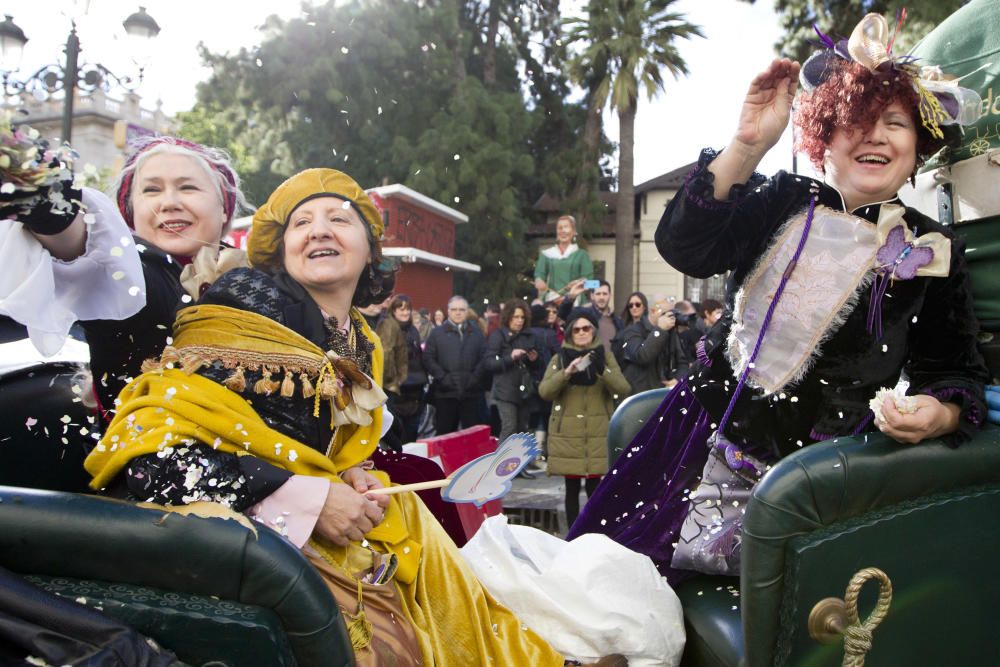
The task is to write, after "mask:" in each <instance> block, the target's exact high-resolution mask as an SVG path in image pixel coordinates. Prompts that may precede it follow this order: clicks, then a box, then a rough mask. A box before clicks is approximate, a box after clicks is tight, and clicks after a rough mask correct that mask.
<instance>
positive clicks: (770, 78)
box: [736, 58, 799, 153]
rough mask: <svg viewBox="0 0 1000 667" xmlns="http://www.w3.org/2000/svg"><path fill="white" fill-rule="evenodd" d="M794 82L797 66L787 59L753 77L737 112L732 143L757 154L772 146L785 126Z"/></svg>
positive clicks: (782, 59)
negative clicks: (738, 114) (734, 136)
mask: <svg viewBox="0 0 1000 667" xmlns="http://www.w3.org/2000/svg"><path fill="white" fill-rule="evenodd" d="M798 80H799V64H798V63H797V62H794V61H792V60H789V59H788V58H781V59H776V60H774V61H773V62H772V63H771V64H770V65H769V66H768V68H767V69H766V70H764V71H763V72H761V73H760V74H758V75H757V76H756V77H754V79H753V81H751V82H750V89H749V90H748V91H747V95H746V98H745V99H744V100H743V108H742V109H741V110H740V119H739V124H738V126H737V129H736V140H737V141H739V142H741V143H742V144H744V145H746V146H748V147H752V148H754V149H755V150H756V151H757V152H759V153H764V152H766V151H767V150H768V149H770V148H771V147H772V146H774V145H775V144H776V143H777V142H778V139H780V138H781V134H782V132H784V131H785V127H786V126H787V125H788V118H789V116H790V115H791V111H792V100H793V99H794V97H795V91H796V89H797V88H798Z"/></svg>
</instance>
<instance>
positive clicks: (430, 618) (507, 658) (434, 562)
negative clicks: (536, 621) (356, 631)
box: [305, 493, 564, 667]
mask: <svg viewBox="0 0 1000 667" xmlns="http://www.w3.org/2000/svg"><path fill="white" fill-rule="evenodd" d="M397 498H398V500H399V501H400V506H401V507H402V510H403V516H404V519H405V521H406V527H407V529H408V530H409V533H410V536H411V537H412V538H413V539H414V540H415V541H416V542H418V543H420V544H422V545H423V549H422V552H421V554H420V565H419V569H418V571H417V576H416V578H415V579H414V580H413V581H412V582H411V583H401V582H399V581H396V582H394V583H395V586H396V589H397V591H398V594H399V600H400V603H401V606H402V609H403V613H404V614H405V615H406V616H407V620H408V621H409V622H410V626H411V628H410V629H405V630H404V629H400V631H401V632H403V633H406V634H408V633H409V632H412V633H413V634H414V635H416V640H417V643H418V645H419V646H420V653H421V657H422V660H423V664H424V665H428V666H430V665H434V666H435V667H474V666H477V665H482V666H484V667H485V666H495V667H506V666H508V665H510V666H521V665H525V666H527V665H531V666H532V667H547V666H550V665H551V666H552V667H562V665H563V664H564V660H563V657H562V656H561V655H560V654H559V653H557V652H556V651H555V649H553V648H552V647H551V646H550V645H549V644H548V643H547V642H546V641H545V640H544V639H542V638H541V637H539V636H538V635H537V634H535V633H534V632H533V631H532V630H530V629H529V628H528V627H527V626H526V625H524V624H523V623H522V622H521V621H520V620H519V619H518V618H517V617H516V616H515V615H514V614H513V612H511V611H510V610H509V609H507V608H506V607H504V606H502V605H501V604H500V603H498V602H497V601H496V600H495V599H493V596H491V595H490V594H489V593H488V592H487V591H486V589H485V588H483V586H482V584H480V583H479V580H478V579H476V576H475V575H474V574H473V573H472V570H471V569H470V568H469V566H468V565H467V564H466V563H465V561H464V560H463V558H462V556H461V554H460V553H459V551H458V547H456V546H455V543H454V542H453V541H452V539H451V538H450V537H449V536H448V534H447V533H446V532H445V531H444V529H443V528H442V527H441V524H440V523H438V521H437V519H435V518H434V515H433V514H431V513H430V511H429V510H428V509H427V507H426V506H425V505H424V503H423V502H422V501H421V500H420V498H419V497H418V496H417V494H415V493H401V494H399V495H398V496H397ZM369 545H370V546H371V547H372V548H374V549H375V550H377V551H380V552H384V551H385V549H384V547H383V546H382V545H381V544H379V543H378V542H369ZM305 551H306V555H307V556H308V557H309V559H310V560H311V561H312V562H313V563H314V565H316V567H317V569H318V570H319V572H320V574H321V575H323V577H324V579H326V580H327V583H328V585H330V587H331V589H335V587H336V586H337V585H338V584H336V583H335V582H334V581H332V577H331V573H330V572H329V571H328V568H327V567H324V565H327V564H326V563H324V562H322V560H319V557H318V554H315V553H313V554H310V553H309V551H310V549H309V547H308V546H307V547H306V548H305ZM324 551H325V553H324V557H327V558H328V559H329V560H331V561H334V562H335V564H336V565H337V566H338V567H341V568H344V569H346V570H348V571H356V566H357V564H358V563H361V562H364V561H365V560H366V557H365V556H364V555H363V554H360V553H359V552H361V551H363V550H362V549H361V547H360V546H358V545H356V544H352V545H351V546H349V547H346V548H344V547H336V546H333V547H330V548H327V549H324ZM367 560H368V561H369V562H370V557H369V558H368V559H367ZM340 585H341V586H342V584H340ZM344 611H345V612H346V613H348V614H351V613H353V612H354V609H346V610H344ZM385 639H387V640H389V642H390V643H391V642H392V640H391V639H390V638H385ZM365 653H371V651H370V650H368V649H363V650H362V651H361V652H359V655H358V656H357V660H358V664H359V665H380V664H389V663H387V662H386V661H384V660H382V659H380V658H379V657H378V656H377V655H374V654H373V655H368V656H366V655H364V654H365Z"/></svg>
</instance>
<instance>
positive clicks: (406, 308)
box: [392, 301, 417, 324]
mask: <svg viewBox="0 0 1000 667" xmlns="http://www.w3.org/2000/svg"><path fill="white" fill-rule="evenodd" d="M411 315H412V316H413V319H414V320H415V321H414V324H417V321H416V320H417V316H416V314H415V313H413V311H412V310H411V309H410V304H408V303H406V302H405V301H403V302H402V303H400V304H399V306H398V307H397V308H396V310H394V311H392V316H393V317H395V318H396V321H397V322H403V323H406V322H409V321H410V316H411Z"/></svg>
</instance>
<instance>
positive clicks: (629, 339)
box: [622, 317, 687, 394]
mask: <svg viewBox="0 0 1000 667" xmlns="http://www.w3.org/2000/svg"><path fill="white" fill-rule="evenodd" d="M622 339H623V340H622V348H623V349H622V357H623V358H624V359H625V365H624V367H623V368H622V373H623V374H624V375H625V379H626V380H628V382H629V384H630V385H631V386H632V393H633V394H637V393H639V392H640V391H647V390H649V389H659V388H660V387H662V386H663V381H664V380H672V379H678V377H679V373H682V372H683V371H685V370H686V369H687V362H686V357H685V354H684V351H683V349H682V348H681V343H680V339H679V338H678V336H677V332H676V331H675V330H674V329H670V330H669V331H664V330H663V329H659V328H657V327H655V326H653V324H652V323H651V322H650V321H649V318H648V317H644V318H642V319H641V320H639V321H638V322H634V323H633V324H631V325H629V326H628V327H627V328H626V329H625V333H624V335H623V337H622Z"/></svg>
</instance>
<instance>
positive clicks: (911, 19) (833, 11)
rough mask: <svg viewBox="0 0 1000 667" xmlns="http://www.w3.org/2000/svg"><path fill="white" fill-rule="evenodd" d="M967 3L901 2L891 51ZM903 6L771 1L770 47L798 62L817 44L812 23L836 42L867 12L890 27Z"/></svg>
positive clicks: (877, 0)
mask: <svg viewBox="0 0 1000 667" xmlns="http://www.w3.org/2000/svg"><path fill="white" fill-rule="evenodd" d="M749 1H750V2H753V1H754V0H749ZM967 2H968V0H913V1H912V2H907V3H905V7H906V12H907V15H906V22H905V23H904V26H903V30H902V31H901V32H900V35H899V38H898V40H897V42H896V44H897V46H895V47H894V49H893V51H894V52H897V53H906V52H907V51H909V50H910V48H911V47H913V45H914V44H916V43H917V41H918V40H919V39H920V38H921V37H923V36H924V35H926V34H927V33H928V32H930V31H931V30H932V29H933V28H934V27H935V26H936V25H937V24H938V23H940V22H941V21H943V20H945V19H946V18H948V16H949V15H951V14H952V13H953V12H955V10H957V9H958V8H959V7H961V6H962V5H964V4H966V3H967ZM903 6H904V4H903V3H900V2H890V1H889V0H850V1H849V2H828V1H826V0H775V3H774V11H775V12H776V13H777V14H778V16H779V17H780V19H781V27H782V37H781V39H780V40H779V41H778V43H777V44H775V45H774V48H775V50H776V51H778V52H779V53H780V54H781V55H784V56H788V57H789V58H793V59H795V60H798V61H799V62H802V61H803V60H804V59H806V58H808V57H809V56H810V54H812V52H813V51H815V50H816V48H817V44H818V42H819V40H818V39H817V37H816V32H815V30H814V29H813V25H814V24H815V25H816V27H818V28H819V29H820V30H822V31H823V32H824V33H825V34H827V35H829V36H831V37H833V38H834V39H840V38H842V37H848V36H850V34H851V31H852V30H854V26H856V25H857V24H858V21H860V20H861V18H862V17H863V16H864V15H865V14H868V13H871V12H875V13H877V14H884V15H885V17H886V19H887V20H888V21H889V25H892V26H894V25H895V22H896V11H897V10H898V9H899V8H901V7H903Z"/></svg>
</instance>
